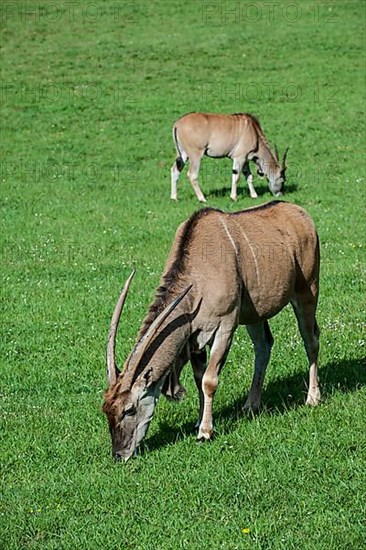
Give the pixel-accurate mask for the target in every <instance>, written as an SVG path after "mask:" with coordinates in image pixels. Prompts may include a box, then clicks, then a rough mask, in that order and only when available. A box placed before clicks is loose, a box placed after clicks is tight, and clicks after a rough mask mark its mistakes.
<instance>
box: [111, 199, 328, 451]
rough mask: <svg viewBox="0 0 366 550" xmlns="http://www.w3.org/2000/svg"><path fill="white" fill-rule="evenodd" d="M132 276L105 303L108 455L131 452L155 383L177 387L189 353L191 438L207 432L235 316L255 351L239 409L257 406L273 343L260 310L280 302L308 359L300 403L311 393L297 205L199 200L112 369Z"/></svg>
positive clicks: (312, 337)
mask: <svg viewBox="0 0 366 550" xmlns="http://www.w3.org/2000/svg"><path fill="white" fill-rule="evenodd" d="M132 277H133V273H132V274H131V275H130V277H129V278H128V279H127V282H126V284H125V286H124V288H123V291H122V293H121V295H120V297H119V300H118V302H117V305H116V308H115V310H114V313H113V316H112V320H111V325H110V330H109V335H108V344H107V376H108V384H109V388H108V390H107V391H106V394H105V401H104V405H103V411H104V412H105V413H106V415H107V417H108V421H109V428H110V433H111V438H112V452H113V455H114V457H116V458H122V459H125V460H127V459H128V458H129V457H131V456H132V455H133V454H134V452H135V451H136V449H137V447H138V445H139V444H140V442H141V441H142V439H143V437H144V436H145V434H146V431H147V429H148V426H149V423H150V421H151V419H152V417H153V414H154V410H155V406H156V402H157V400H158V397H159V395H160V393H163V394H165V395H166V396H168V397H172V398H174V399H179V398H180V397H181V396H182V394H183V393H184V388H183V387H182V386H181V385H180V382H179V375H180V372H181V370H182V368H183V366H184V365H185V363H186V362H187V361H188V360H190V361H191V364H192V367H193V372H194V379H195V382H196V385H197V388H198V393H199V403H200V407H199V421H198V439H199V440H207V439H210V438H211V436H212V433H213V422H212V405H213V398H214V394H215V391H216V388H217V384H218V378H219V373H220V370H221V369H222V367H223V366H224V363H225V360H226V357H227V355H228V352H229V350H230V346H231V342H232V338H233V335H234V332H235V330H236V328H237V326H238V325H245V326H246V329H247V331H248V333H249V336H250V338H251V340H252V342H253V346H254V352H255V363H254V375H253V381H252V385H251V388H250V391H249V395H248V398H247V400H246V403H245V409H248V410H250V411H256V410H258V408H259V404H260V398H261V389H262V384H263V379H264V375H265V371H266V367H267V364H268V362H269V359H270V353H271V348H272V345H273V337H272V334H271V331H270V328H269V324H268V319H269V318H271V317H273V316H274V315H276V314H277V313H278V312H279V311H280V310H281V309H282V308H283V307H284V306H285V305H286V304H288V303H289V302H290V303H291V304H292V307H293V309H294V312H295V315H296V317H297V321H298V326H299V329H300V333H301V336H302V338H303V341H304V344H305V349H306V352H307V356H308V359H309V363H310V372H309V388H308V394H307V403H308V404H309V405H316V404H318V403H319V401H320V390H319V386H318V377H317V370H318V348H319V340H318V337H319V331H318V326H317V323H316V318H315V313H316V307H317V300H318V284H319V242H318V236H317V232H316V229H315V227H314V223H313V222H312V220H311V218H310V217H309V216H308V214H307V213H306V212H305V211H304V210H303V209H302V208H300V207H299V206H296V205H294V204H290V203H287V202H282V201H273V202H270V203H268V204H265V205H263V206H259V207H256V208H250V209H247V210H243V211H240V212H234V213H230V214H229V213H225V212H222V211H221V210H216V209H213V208H204V209H202V210H199V211H198V212H196V213H195V214H193V215H192V216H191V217H190V218H189V219H188V220H186V221H185V222H184V223H182V224H181V225H180V226H179V228H178V230H177V233H176V236H175V239H174V242H173V245H172V249H171V252H170V255H169V257H168V260H167V263H166V266H165V270H164V274H163V276H162V279H161V283H160V286H159V287H158V289H157V292H156V297H155V300H154V301H153V303H152V305H151V306H150V309H149V312H148V314H147V316H146V318H145V320H144V322H143V324H142V328H141V329H140V332H139V335H138V338H137V341H136V344H135V346H134V348H133V350H132V352H131V353H130V355H129V357H128V358H127V360H126V362H125V364H124V367H123V370H122V372H120V371H119V370H118V368H117V365H116V360H115V340H116V331H117V327H118V322H119V319H120V316H121V313H122V310H123V305H124V303H125V299H126V295H127V292H128V288H129V286H130V283H131V279H132ZM206 347H208V348H209V349H210V358H209V361H208V364H207V362H206Z"/></svg>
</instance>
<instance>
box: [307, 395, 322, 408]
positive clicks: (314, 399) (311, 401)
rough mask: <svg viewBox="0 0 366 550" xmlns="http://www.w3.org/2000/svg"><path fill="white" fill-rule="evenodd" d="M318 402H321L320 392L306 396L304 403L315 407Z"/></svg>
mask: <svg viewBox="0 0 366 550" xmlns="http://www.w3.org/2000/svg"><path fill="white" fill-rule="evenodd" d="M320 402H321V399H320V393H316V394H315V395H308V396H307V399H306V404H307V405H309V406H310V407H316V406H317V405H320Z"/></svg>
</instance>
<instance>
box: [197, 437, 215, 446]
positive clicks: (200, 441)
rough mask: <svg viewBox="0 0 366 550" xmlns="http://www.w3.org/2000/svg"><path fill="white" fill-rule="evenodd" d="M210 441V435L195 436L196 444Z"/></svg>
mask: <svg viewBox="0 0 366 550" xmlns="http://www.w3.org/2000/svg"><path fill="white" fill-rule="evenodd" d="M210 441H212V437H206V436H204V435H202V436H201V437H197V439H196V443H197V445H202V444H203V443H207V442H210Z"/></svg>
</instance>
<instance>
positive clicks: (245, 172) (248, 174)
mask: <svg viewBox="0 0 366 550" xmlns="http://www.w3.org/2000/svg"><path fill="white" fill-rule="evenodd" d="M243 175H244V177H245V179H246V180H247V184H248V187H249V193H250V196H251V198H252V199H257V198H258V195H257V193H256V190H255V189H254V185H253V176H252V173H251V171H250V168H249V162H248V161H246V162H245V164H244V167H243Z"/></svg>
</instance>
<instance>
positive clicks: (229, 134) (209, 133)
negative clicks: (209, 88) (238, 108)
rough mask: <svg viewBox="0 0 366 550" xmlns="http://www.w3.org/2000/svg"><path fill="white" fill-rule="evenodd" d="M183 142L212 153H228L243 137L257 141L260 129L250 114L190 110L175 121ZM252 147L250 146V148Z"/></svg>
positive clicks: (186, 145)
mask: <svg viewBox="0 0 366 550" xmlns="http://www.w3.org/2000/svg"><path fill="white" fill-rule="evenodd" d="M175 128H176V130H177V134H178V138H179V141H180V142H181V143H182V144H183V146H184V147H186V148H188V149H189V148H194V149H198V150H204V149H206V148H207V149H206V150H208V152H209V149H212V150H211V153H210V152H209V153H210V154H209V156H225V155H228V154H229V153H230V152H232V150H234V149H235V147H237V146H238V143H240V141H241V139H242V136H246V139H247V140H248V141H249V142H250V143H252V142H253V144H254V143H255V142H256V135H257V132H256V129H255V126H254V125H253V121H252V118H251V116H250V115H246V114H244V113H238V114H233V115H225V114H217V113H188V114H187V115H184V116H182V117H181V118H179V119H178V120H177V121H176V123H175ZM249 148H250V147H249Z"/></svg>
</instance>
